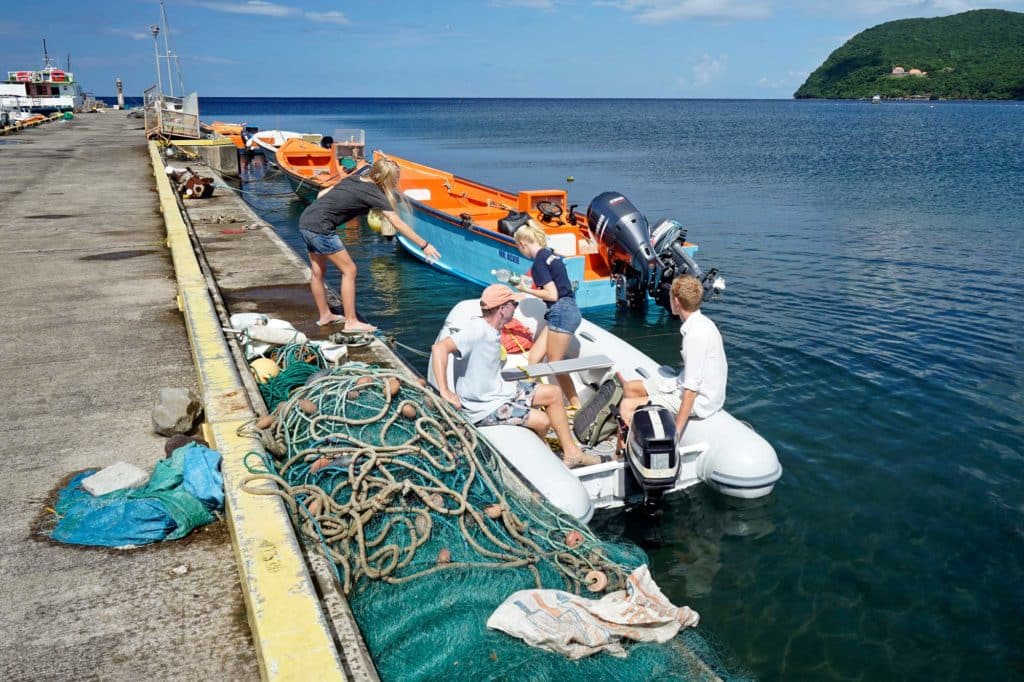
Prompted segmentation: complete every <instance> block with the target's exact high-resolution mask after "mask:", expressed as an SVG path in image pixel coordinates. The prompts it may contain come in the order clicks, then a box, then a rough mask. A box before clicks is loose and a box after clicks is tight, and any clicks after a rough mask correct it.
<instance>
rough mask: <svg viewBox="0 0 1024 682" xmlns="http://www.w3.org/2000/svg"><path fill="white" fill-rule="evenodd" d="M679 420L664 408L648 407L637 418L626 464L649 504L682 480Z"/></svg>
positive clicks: (640, 411)
mask: <svg viewBox="0 0 1024 682" xmlns="http://www.w3.org/2000/svg"><path fill="white" fill-rule="evenodd" d="M675 435H676V434H675V419H674V418H673V416H672V413H671V412H669V410H667V409H666V408H664V407H661V406H660V405H645V406H643V407H641V408H638V409H637V411H636V412H635V413H634V414H633V419H632V421H631V422H630V425H629V433H628V435H627V436H626V452H625V456H626V463H627V464H628V465H629V471H630V472H631V473H632V474H633V478H634V479H636V482H637V484H639V486H640V488H641V489H642V490H643V492H644V499H645V501H646V502H654V501H657V500H658V499H660V498H661V496H662V494H663V493H665V492H666V491H668V490H671V489H672V488H673V487H674V486H675V484H676V478H677V477H678V476H679V455H678V454H677V453H676V442H675V441H676V439H675Z"/></svg>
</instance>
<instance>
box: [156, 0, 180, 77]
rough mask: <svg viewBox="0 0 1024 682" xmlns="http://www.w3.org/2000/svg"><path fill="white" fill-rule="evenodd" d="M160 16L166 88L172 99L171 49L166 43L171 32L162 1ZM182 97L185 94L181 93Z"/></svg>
mask: <svg viewBox="0 0 1024 682" xmlns="http://www.w3.org/2000/svg"><path fill="white" fill-rule="evenodd" d="M160 16H161V17H163V20H164V54H165V55H167V57H166V59H167V87H168V89H169V90H170V92H169V93H167V94H169V95H170V96H171V97H174V79H173V78H172V77H171V47H170V45H169V44H168V42H167V36H168V34H169V33H170V32H171V29H170V28H168V27H167V8H166V7H164V0H160ZM181 94H182V95H184V94H185V93H184V92H182V93H181Z"/></svg>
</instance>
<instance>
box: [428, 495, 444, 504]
mask: <svg viewBox="0 0 1024 682" xmlns="http://www.w3.org/2000/svg"><path fill="white" fill-rule="evenodd" d="M430 504H432V505H434V506H435V507H444V498H443V497H441V496H440V495H439V494H437V493H434V494H433V495H431V496H430Z"/></svg>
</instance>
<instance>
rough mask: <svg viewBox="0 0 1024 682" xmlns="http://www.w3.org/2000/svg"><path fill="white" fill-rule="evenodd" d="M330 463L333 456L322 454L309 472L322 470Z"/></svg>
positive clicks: (313, 472)
mask: <svg viewBox="0 0 1024 682" xmlns="http://www.w3.org/2000/svg"><path fill="white" fill-rule="evenodd" d="M330 463H331V458H330V457H328V456H327V455H321V456H320V458H319V459H318V460H316V461H315V462H313V464H312V465H310V467H309V473H311V474H315V473H316V472H318V471H320V470H321V469H323V468H324V467H325V466H327V465H328V464H330Z"/></svg>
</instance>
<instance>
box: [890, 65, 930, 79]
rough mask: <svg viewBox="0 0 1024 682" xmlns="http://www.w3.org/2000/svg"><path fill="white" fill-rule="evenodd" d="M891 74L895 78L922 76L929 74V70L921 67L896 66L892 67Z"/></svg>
mask: <svg viewBox="0 0 1024 682" xmlns="http://www.w3.org/2000/svg"><path fill="white" fill-rule="evenodd" d="M889 75H890V76H892V77H893V78H903V77H904V76H917V77H918V78H920V77H921V76H927V75H928V72H927V71H922V70H921V69H904V68H903V67H902V66H894V67H892V73H890V74H889Z"/></svg>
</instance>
